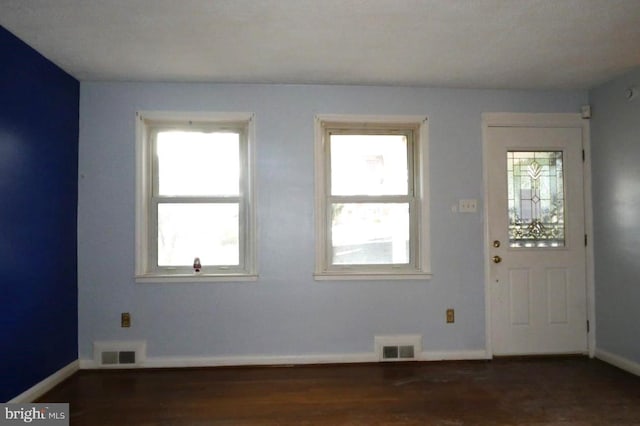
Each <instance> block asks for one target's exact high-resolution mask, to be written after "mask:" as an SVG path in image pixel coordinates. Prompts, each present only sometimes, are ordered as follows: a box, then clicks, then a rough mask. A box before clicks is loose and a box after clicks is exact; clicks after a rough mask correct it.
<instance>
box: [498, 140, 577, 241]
mask: <svg viewBox="0 0 640 426" xmlns="http://www.w3.org/2000/svg"><path fill="white" fill-rule="evenodd" d="M507 176H508V179H507V191H508V201H509V207H508V208H509V241H510V246H511V247H563V246H564V245H565V240H564V233H565V229H564V183H563V178H564V174H563V169H562V151H550V152H514V151H510V152H508V153H507Z"/></svg>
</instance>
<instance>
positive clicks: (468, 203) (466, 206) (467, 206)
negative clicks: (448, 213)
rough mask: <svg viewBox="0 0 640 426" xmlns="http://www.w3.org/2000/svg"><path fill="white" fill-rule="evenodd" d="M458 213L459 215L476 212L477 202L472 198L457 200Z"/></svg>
mask: <svg viewBox="0 0 640 426" xmlns="http://www.w3.org/2000/svg"><path fill="white" fill-rule="evenodd" d="M458 211H459V212H460V213H474V212H476V211H478V200H476V199H474V198H468V199H462V200H458Z"/></svg>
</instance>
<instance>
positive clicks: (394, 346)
mask: <svg viewBox="0 0 640 426" xmlns="http://www.w3.org/2000/svg"><path fill="white" fill-rule="evenodd" d="M375 346H376V353H377V354H378V359H379V360H380V361H409V360H415V359H417V356H418V354H419V353H420V352H421V348H422V336H420V335H397V336H375Z"/></svg>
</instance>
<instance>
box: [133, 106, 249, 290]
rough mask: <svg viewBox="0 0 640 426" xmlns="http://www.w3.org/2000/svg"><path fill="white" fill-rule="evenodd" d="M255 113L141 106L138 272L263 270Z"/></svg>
mask: <svg viewBox="0 0 640 426" xmlns="http://www.w3.org/2000/svg"><path fill="white" fill-rule="evenodd" d="M251 135H252V118H251V115H249V114H225V115H221V114H215V113H214V114H198V115H197V116H196V115H193V114H192V115H184V114H182V115H177V114H169V113H153V112H146V113H139V114H138V146H137V151H138V152H137V161H138V164H137V165H138V178H137V180H138V188H137V189H138V195H137V198H138V199H137V216H138V217H137V221H136V222H137V244H136V245H137V251H138V253H137V265H136V274H137V277H138V280H140V281H145V280H150V281H153V280H160V281H192V280H195V281H201V280H207V279H209V280H216V279H220V280H235V279H254V278H255V273H256V272H255V254H254V250H255V248H254V232H255V230H254V228H255V226H254V206H253V196H252V193H253V185H252V172H251V168H252V155H251V151H252V145H253V144H252V136H251Z"/></svg>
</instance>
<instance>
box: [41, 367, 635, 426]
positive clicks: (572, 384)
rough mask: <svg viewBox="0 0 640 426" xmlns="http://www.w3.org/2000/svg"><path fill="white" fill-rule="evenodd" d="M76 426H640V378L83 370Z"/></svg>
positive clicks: (463, 370)
mask: <svg viewBox="0 0 640 426" xmlns="http://www.w3.org/2000/svg"><path fill="white" fill-rule="evenodd" d="M39 402H69V403H70V406H71V425H90V426H101V425H114V426H115V425H118V426H119V425H167V426H168V425H181V426H182V425H366V426H368V425H447V426H452V425H640V377H637V376H634V375H631V374H628V373H626V372H623V371H621V370H618V369H616V368H614V367H611V366H609V365H607V364H604V363H602V362H600V361H597V360H590V359H588V358H584V357H569V358H524V359H497V360H493V361H456V362H411V363H378V364H352V365H324V366H296V367H242V368H207V369H170V370H160V369H158V370H119V371H104V370H102V371H80V372H78V373H76V374H75V375H74V376H72V377H71V378H69V379H68V380H66V381H65V382H63V383H61V384H60V385H59V386H57V387H56V388H55V389H53V390H52V391H51V392H49V393H48V394H46V395H44V396H43V397H42V398H41V399H40V400H39Z"/></svg>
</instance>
